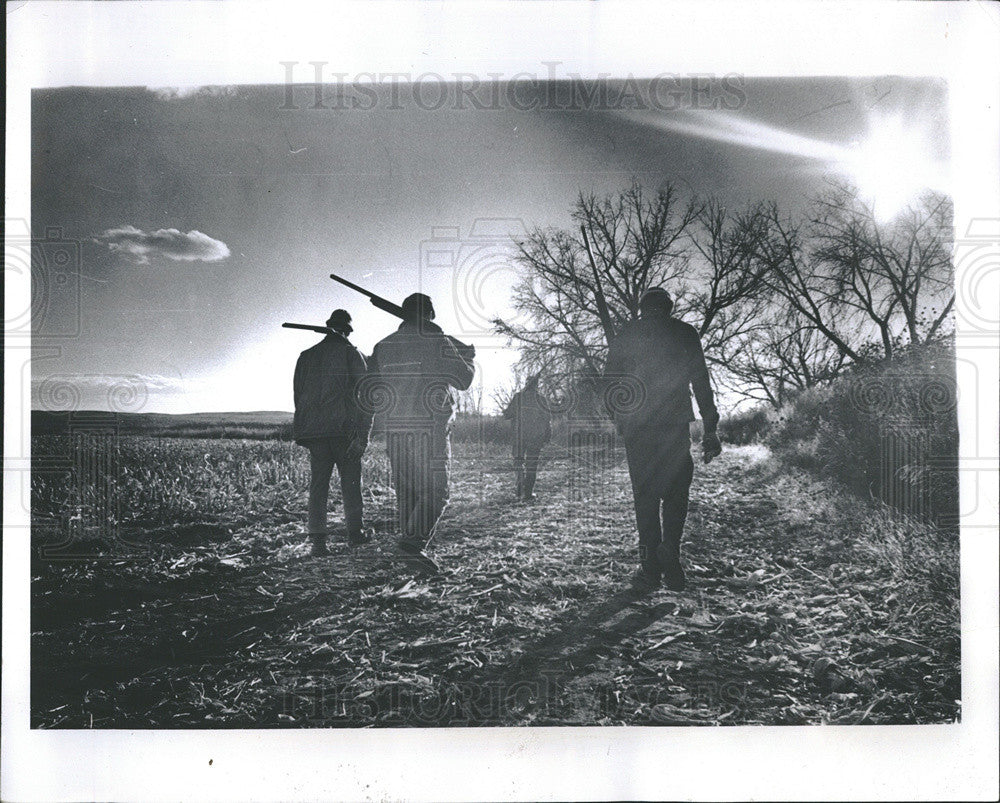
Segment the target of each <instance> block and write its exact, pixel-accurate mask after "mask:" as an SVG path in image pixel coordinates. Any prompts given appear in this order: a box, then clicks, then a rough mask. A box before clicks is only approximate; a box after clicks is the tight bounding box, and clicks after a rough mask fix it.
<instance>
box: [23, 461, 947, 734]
mask: <svg viewBox="0 0 1000 803" xmlns="http://www.w3.org/2000/svg"><path fill="white" fill-rule="evenodd" d="M462 452H463V450H461V449H460V450H458V454H457V457H456V461H455V466H454V489H453V502H452V506H451V507H450V509H449V510H448V512H447V513H446V518H445V520H444V521H443V522H442V526H441V529H440V535H439V537H438V539H437V542H436V543H435V544H434V546H433V551H434V552H435V553H436V555H437V557H438V558H439V560H440V561H441V563H442V564H443V565H444V566H445V567H447V568H448V571H447V572H446V574H445V575H444V576H442V577H439V578H434V579H431V580H424V581H416V580H413V579H411V578H409V577H407V576H406V575H404V574H400V572H399V570H398V568H397V567H395V566H394V565H393V564H392V563H391V562H390V561H389V560H388V558H387V556H386V555H385V554H383V550H388V548H389V546H390V544H391V541H392V538H391V529H392V519H391V507H390V503H391V499H390V498H389V497H388V496H387V495H385V494H383V493H379V491H378V489H375V496H374V498H373V499H372V503H371V504H370V505H369V511H370V518H371V520H372V523H374V524H375V525H376V526H377V529H378V531H379V537H378V539H377V543H376V545H374V546H373V547H370V548H366V549H365V550H363V551H353V552H352V551H349V550H348V549H347V548H346V546H343V545H342V544H339V543H338V544H337V545H336V546H335V548H334V554H333V556H332V557H331V558H328V559H323V560H316V559H311V558H308V557H307V556H306V554H307V548H306V546H305V544H304V543H303V539H302V537H301V535H300V529H301V525H300V523H299V521H300V518H299V516H298V515H297V514H296V513H294V511H295V510H297V507H299V506H301V501H299V502H296V503H293V504H290V506H289V507H290V508H291V509H292V511H293V513H290V514H286V513H275V512H265V511H259V512H250V513H249V514H248V517H247V521H246V522H244V523H243V524H241V525H240V526H239V527H238V529H237V530H236V531H235V532H234V533H233V534H232V536H231V537H230V536H229V534H228V533H225V532H223V533H222V534H221V535H218V537H217V538H214V539H212V540H206V538H204V537H200V536H199V532H187V531H184V532H181V531H178V530H172V531H170V533H169V534H168V535H167V536H163V535H162V534H161V535H160V536H159V537H157V538H155V539H153V538H152V537H151V536H148V534H147V536H148V537H147V542H149V541H152V542H151V543H148V546H146V547H143V548H141V549H138V550H136V549H129V550H124V551H119V552H116V553H115V554H112V555H110V556H109V557H107V558H105V559H102V560H98V561H61V562H53V561H43V560H38V561H36V562H35V565H33V595H34V596H33V606H32V631H33V636H32V649H33V667H34V670H33V676H32V683H33V699H32V710H33V716H32V724H33V725H34V726H36V727H71V728H72V727H91V726H92V727H119V728H120V727H130V728H142V727H163V726H166V727H206V726H215V727H255V726H259V727H280V726H292V727H294V726H328V727H329V726H332V727H343V726H357V725H389V726H392V725H515V724H546V725H554V724H580V725H587V724H747V723H762V724H781V723H821V722H829V723H845V724H846V723H858V722H864V723H890V722H891V723H904V722H944V721H952V720H954V719H955V718H956V717H957V716H958V703H957V700H958V697H959V692H960V682H959V670H958V666H959V634H958V585H957V583H958V575H957V572H958V559H957V545H955V544H953V543H951V542H950V541H949V540H948V539H947V538H945V537H943V536H941V535H938V534H935V533H934V532H932V531H929V530H927V529H925V528H921V527H919V526H916V525H907V524H905V523H900V522H895V521H892V520H890V519H888V518H885V517H884V516H882V515H881V514H880V513H879V512H878V511H877V510H876V509H875V508H874V507H872V506H869V505H867V504H864V503H862V502H860V501H859V500H857V499H856V498H853V497H849V496H847V495H845V494H843V493H841V492H839V491H836V490H834V489H832V488H831V487H830V486H829V485H828V484H826V483H824V482H820V481H817V480H815V479H810V478H806V477H799V476H795V475H794V474H790V473H788V472H787V471H786V470H783V469H781V467H780V466H778V465H776V463H775V462H774V461H773V460H771V459H769V458H768V456H767V453H766V451H765V450H763V449H762V448H761V447H743V448H735V449H729V450H728V451H727V453H726V454H725V455H724V456H723V458H721V459H720V460H718V461H716V462H715V463H713V464H712V465H711V466H708V467H705V466H702V465H700V464H699V466H698V469H697V471H696V477H695V482H694V486H693V490H692V505H691V514H690V519H689V525H688V528H687V533H686V544H685V556H686V562H687V567H688V575H689V584H690V587H691V588H690V590H689V591H688V592H685V593H683V594H673V593H670V592H666V591H663V592H658V593H656V594H653V595H651V596H649V597H646V598H643V599H636V598H635V597H633V596H632V595H631V594H629V593H626V592H625V589H626V587H627V580H628V576H629V574H630V573H631V571H632V570H633V568H634V564H635V553H636V549H635V534H634V524H633V517H632V511H631V497H630V493H629V488H628V481H627V477H626V474H625V469H624V466H623V465H622V464H621V463H620V462H619V463H615V462H614V460H611V463H610V464H609V465H607V466H605V467H603V468H601V469H600V470H599V471H595V470H590V469H588V470H587V471H584V472H580V471H578V470H576V469H574V468H573V464H572V463H571V462H570V461H569V460H567V459H562V458H559V459H552V460H550V461H549V462H548V463H547V464H546V465H545V466H544V467H543V471H542V473H541V476H540V479H539V484H538V489H537V492H538V494H539V497H540V499H539V501H538V502H537V503H536V504H534V505H531V506H526V505H519V504H515V503H514V502H513V500H512V499H511V493H510V487H509V486H510V484H511V477H510V474H509V472H508V471H507V466H506V460H505V458H504V456H503V454H502V452H500V450H499V449H497V450H495V451H492V450H490V451H479V450H475V451H473V450H466V453H464V454H463V453H462ZM609 459H610V458H609ZM208 532H210V530H204V529H203V530H202V531H201V535H205V534H206V533H208ZM185 533H187V534H186V535H185ZM136 538H137V539H138V540H141V536H140V535H137V536H136ZM185 541H186V543H185Z"/></svg>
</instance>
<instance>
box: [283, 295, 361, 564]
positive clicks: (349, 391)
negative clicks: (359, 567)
mask: <svg viewBox="0 0 1000 803" xmlns="http://www.w3.org/2000/svg"><path fill="white" fill-rule="evenodd" d="M326 325H327V327H329V328H330V329H332V330H334V331H333V332H331V333H330V334H328V335H327V336H326V337H324V338H323V339H322V340H321V341H320V342H319V343H317V344H316V345H315V346H313V347H312V348H309V349H306V350H305V351H303V352H302V354H300V355H299V359H298V362H297V363H296V365H295V380H294V391H295V420H294V424H293V437H294V438H295V442H296V443H298V444H300V445H301V446H305V447H306V448H308V449H309V462H310V469H311V476H310V480H309V520H308V525H307V526H308V532H309V538H310V540H311V541H312V555H313V556H314V557H320V556H323V555H328V554H329V551H328V550H327V546H326V538H327V524H326V506H327V499H328V497H329V493H330V478H331V476H332V475H333V467H334V466H336V467H337V470H338V471H339V472H340V489H341V492H342V493H343V497H344V518H345V519H346V522H347V539H348V542H349V543H350V544H351V545H352V546H356V545H358V544H362V543H365V542H366V541H368V540H370V536H369V535H368V533H367V532H366V531H365V527H364V521H363V515H364V508H363V503H362V500H361V456H362V455H363V454H364V452H365V449H366V448H367V446H368V438H369V435H370V433H371V426H372V417H371V414H370V413H366V412H365V411H364V410H362V409H361V407H360V406H359V405H358V399H357V390H358V384H359V383H360V382H361V381H362V379H364V377H365V373H366V370H367V366H366V365H365V359H364V357H362V356H361V353H360V352H359V351H358V350H357V349H356V348H355V347H354V346H353V345H351V342H350V341H349V340H348V339H347V336H348V335H350V333H351V332H352V331H353V328H352V327H351V316H350V315H349V314H348V313H347V312H346V311H345V310H342V309H338V310H334V311H333V313H332V314H331V315H330V319H329V320H328V321H327V322H326Z"/></svg>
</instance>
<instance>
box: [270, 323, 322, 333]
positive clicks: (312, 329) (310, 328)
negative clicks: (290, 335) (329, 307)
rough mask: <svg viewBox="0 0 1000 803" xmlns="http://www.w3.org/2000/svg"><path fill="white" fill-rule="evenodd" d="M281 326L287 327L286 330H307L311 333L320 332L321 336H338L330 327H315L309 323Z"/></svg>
mask: <svg viewBox="0 0 1000 803" xmlns="http://www.w3.org/2000/svg"><path fill="white" fill-rule="evenodd" d="M281 325H282V326H283V327H285V329H305V330H306V331H309V332H319V333H320V334H321V335H332V334H336V333H335V332H334V330H333V329H331V328H330V327H329V326H313V325H312V324H308V323H283V324H281Z"/></svg>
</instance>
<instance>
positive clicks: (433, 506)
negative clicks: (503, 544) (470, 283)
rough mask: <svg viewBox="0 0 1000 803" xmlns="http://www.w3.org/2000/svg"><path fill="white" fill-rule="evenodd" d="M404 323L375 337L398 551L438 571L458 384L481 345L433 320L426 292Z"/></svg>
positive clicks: (406, 306) (409, 302)
mask: <svg viewBox="0 0 1000 803" xmlns="http://www.w3.org/2000/svg"><path fill="white" fill-rule="evenodd" d="M401 312H402V317H403V323H402V324H400V326H399V328H398V329H397V330H396V331H395V332H393V333H392V334H391V335H389V336H388V337H386V338H384V339H383V340H381V341H379V342H378V343H377V344H376V345H375V351H374V354H373V355H372V360H371V368H370V370H371V372H372V373H373V374H374V373H377V375H378V378H379V379H378V382H379V385H378V386H377V387H373V388H372V393H377V394H379V395H380V396H381V398H380V399H379V400H378V401H377V403H376V406H377V407H378V409H380V410H384V415H385V428H386V445H387V447H388V452H389V463H390V467H391V469H392V482H393V485H394V486H395V488H396V501H397V506H398V512H399V530H400V539H399V541H398V542H397V556H398V557H399V558H401V559H403V560H406V561H407V562H408V563H409V564H410V565H411V566H412V567H413V568H415V569H418V570H420V571H422V572H427V573H434V572H437V571H438V566H437V564H436V563H435V562H434V561H433V560H431V558H429V557H428V556H427V555H426V554H425V552H424V549H425V548H426V546H427V544H428V542H429V541H430V539H431V537H432V535H433V533H434V528H435V526H436V525H437V522H438V520H439V519H440V517H441V514H442V513H443V512H444V509H445V507H446V506H447V504H448V470H449V461H450V459H451V443H450V440H449V436H450V431H451V423H452V419H453V417H454V409H455V399H454V396H453V390H452V389H453V388H454V389H458V390H466V389H467V388H468V387H469V386H470V385H471V384H472V377H473V374H474V372H475V367H474V366H473V362H472V361H473V359H474V357H475V349H473V348H472V347H471V346H465V345H464V344H458V345H460V346H461V351H459V350H458V349H457V348H456V341H454V340H453V339H452V338H450V337H448V336H447V335H445V334H444V333H443V332H442V331H441V328H440V327H439V326H438V325H437V324H435V323H433V320H434V306H433V304H432V303H431V300H430V298H428V297H427V296H425V295H423V294H422V293H414V294H413V295H410V296H408V297H407V298H406V299H405V300H404V301H403V303H402V308H401Z"/></svg>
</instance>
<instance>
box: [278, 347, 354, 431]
mask: <svg viewBox="0 0 1000 803" xmlns="http://www.w3.org/2000/svg"><path fill="white" fill-rule="evenodd" d="M366 372H367V366H366V364H365V358H364V357H362V356H361V353H360V352H359V351H358V350H357V349H356V348H355V347H354V346H353V345H352V344H351V342H350V341H349V340H348V339H347V338H346V337H344V336H343V335H340V334H336V333H334V334H329V335H327V336H326V337H324V338H323V339H322V340H321V341H320V342H319V343H317V344H316V345H315V346H313V347H312V348H308V349H306V350H305V351H303V352H302V353H301V354H300V355H299V359H298V362H297V363H296V364H295V380H294V390H295V420H294V423H293V428H292V433H293V437H294V438H295V442H296V443H300V444H302V443H305V442H306V441H309V440H314V439H316V438H331V437H337V436H343V437H348V438H352V439H353V438H355V437H358V436H361V437H363V438H364V439H365V440H366V441H367V439H368V436H369V433H370V432H371V426H372V416H371V413H369V412H367V411H365V410H363V409H362V408H361V406H360V405H359V404H358V386H359V383H360V382H361V381H362V380H363V379H364V377H365V374H366Z"/></svg>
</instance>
